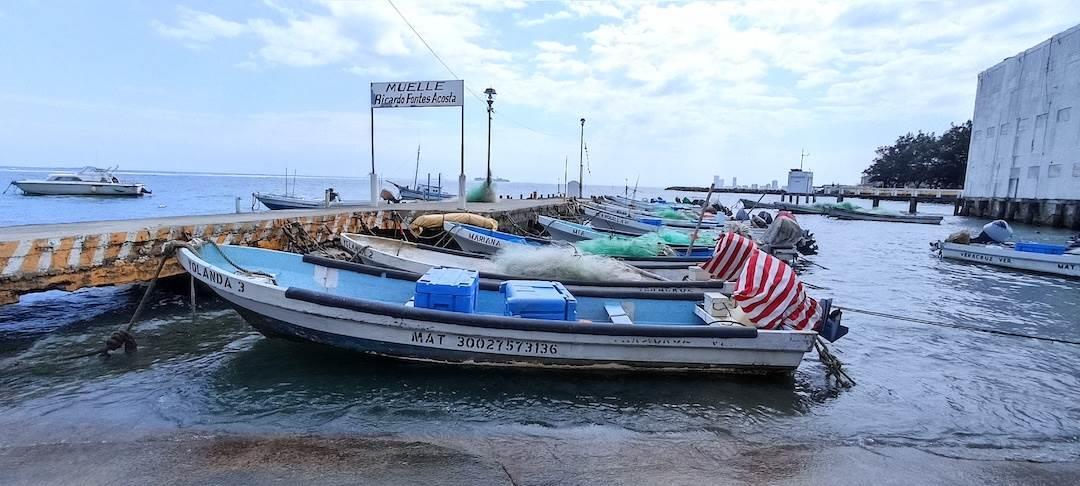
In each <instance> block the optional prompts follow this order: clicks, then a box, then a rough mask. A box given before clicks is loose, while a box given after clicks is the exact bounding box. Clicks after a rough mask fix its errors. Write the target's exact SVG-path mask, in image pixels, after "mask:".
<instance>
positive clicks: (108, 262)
mask: <svg viewBox="0 0 1080 486" xmlns="http://www.w3.org/2000/svg"><path fill="white" fill-rule="evenodd" d="M456 205H457V203H456V201H453V202H421V203H409V204H396V205H381V206H378V207H373V206H354V207H349V208H329V209H312V210H290V211H266V212H259V213H243V214H218V215H206V216H179V217H168V218H146V219H129V220H114V221H93V222H85V223H64V224H46V225H27V226H11V227H5V228H0V305H3V304H10V303H14V302H17V301H18V298H19V296H20V295H23V294H27V293H31V292H40V291H44V290H50V289H61V290H67V291H73V290H78V289H80V288H83V287H95V286H104V285H120V284H130V283H139V282H145V281H148V280H149V279H151V278H153V275H154V272H155V270H156V269H157V263H158V257H159V256H160V255H161V251H162V247H163V245H164V243H165V242H167V241H169V240H188V239H191V238H196V237H197V238H202V239H204V240H213V241H214V242H216V243H219V244H239V245H249V246H258V247H261V248H269V249H275V250H280V249H285V248H286V246H287V244H288V237H287V236H286V234H285V228H286V227H288V228H290V229H291V230H294V231H295V230H298V229H302V230H303V231H304V232H305V233H307V234H308V235H309V236H310V237H311V238H312V239H314V240H315V241H317V242H323V241H327V240H329V239H331V238H332V237H334V236H335V235H337V234H338V233H341V232H363V231H365V230H372V229H374V230H398V229H402V228H403V227H405V226H407V225H408V223H409V222H410V221H411V220H412V219H413V218H414V217H416V216H419V215H423V214H438V213H449V212H460V211H458V210H457V209H456ZM572 207H573V206H572V203H571V202H570V201H568V200H565V199H526V200H514V199H510V200H502V201H499V202H497V203H474V204H469V212H472V213H476V214H481V215H484V216H487V217H490V218H494V219H496V220H498V221H499V224H500V226H501V227H513V225H519V226H524V225H526V224H528V223H530V222H531V221H533V220H535V219H536V215H537V214H546V215H550V216H558V215H560V214H566V213H567V212H570V211H572ZM181 271H182V270H181V269H180V267H179V266H178V265H177V264H176V263H175V262H169V263H168V264H166V266H165V268H164V270H163V274H162V275H163V276H168V275H176V274H179V273H181Z"/></svg>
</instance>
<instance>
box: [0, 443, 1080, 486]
mask: <svg viewBox="0 0 1080 486" xmlns="http://www.w3.org/2000/svg"><path fill="white" fill-rule="evenodd" d="M519 439H520V438H519ZM587 442H588V443H585V444H582V443H574V441H571V442H567V441H565V440H554V441H553V440H552V439H550V438H526V439H521V440H514V439H509V438H507V439H483V438H472V439H462V438H456V439H449V440H443V439H440V440H434V441H430V440H403V439H398V438H383V437H325V436H234V435H185V434H176V435H168V436H161V437H154V438H146V439H140V440H131V441H118V442H113V441H102V442H86V443H52V444H36V445H23V446H10V447H4V448H0V484H5V485H24V484H27V485H29V484H34V485H36V484H82V485H97V484H102V485H104V484H181V485H187V484H192V485H194V484H199V485H203V484H266V483H277V484H299V483H306V484H387V485H391V484H392V485H411V484H416V485H442V484H469V485H547V484H552V485H553V484H560V485H563V484H604V485H608V484H611V485H615V484H634V485H663V486H674V485H683V484H686V485H702V484H792V485H801V484H839V485H846V484H850V485H864V484H875V485H888V484H896V485H910V484H922V485H929V484H943V485H944V484H949V485H963V484H971V485H980V486H983V485H988V484H1030V485H1057V484H1068V483H1070V482H1072V481H1074V480H1075V479H1076V478H1077V477H1080V463H1076V462H1068V463H1060V462H1058V463H1034V462H1022V461H987V460H966V459H954V458H948V457H943V456H940V455H935V454H929V453H926V452H922V451H920V450H917V449H913V448H902V447H880V448H864V447H828V448H823V449H806V448H803V447H798V448H796V447H758V448H745V447H734V446H732V445H730V444H727V445H724V444H720V443H718V444H717V445H716V447H713V446H711V445H709V444H703V445H702V446H701V447H696V448H695V451H696V452H694V453H693V454H686V453H685V450H684V449H681V448H680V450H681V451H682V452H680V454H681V457H672V456H671V454H667V453H665V451H664V449H663V448H662V447H660V448H656V449H650V447H649V444H647V443H639V444H627V443H625V442H620V441H614V442H613V443H612V444H611V446H610V447H607V448H605V447H604V444H603V443H594V442H593V441H587Z"/></svg>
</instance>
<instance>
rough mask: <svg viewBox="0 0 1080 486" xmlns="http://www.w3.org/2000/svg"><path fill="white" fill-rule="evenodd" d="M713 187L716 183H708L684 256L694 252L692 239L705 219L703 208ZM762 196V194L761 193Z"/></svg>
mask: <svg viewBox="0 0 1080 486" xmlns="http://www.w3.org/2000/svg"><path fill="white" fill-rule="evenodd" d="M713 189H716V183H713V184H709V192H708V193H706V194H705V204H704V205H703V206H701V215H699V216H698V219H697V224H695V225H694V232H693V233H690V244H689V245H686V254H685V256H690V255H691V254H693V252H694V241H695V240H697V234H698V230H700V229H701V222H702V221H703V220H704V219H705V208H707V207H709V200H710V199H712V193H713ZM762 196H764V194H762Z"/></svg>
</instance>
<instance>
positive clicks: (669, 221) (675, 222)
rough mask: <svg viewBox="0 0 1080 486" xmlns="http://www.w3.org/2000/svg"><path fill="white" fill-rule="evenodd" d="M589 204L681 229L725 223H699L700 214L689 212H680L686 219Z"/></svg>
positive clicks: (709, 226) (613, 206)
mask: <svg viewBox="0 0 1080 486" xmlns="http://www.w3.org/2000/svg"><path fill="white" fill-rule="evenodd" d="M589 206H593V207H595V208H597V209H600V210H602V211H607V212H609V213H612V214H618V215H620V216H625V217H627V218H630V219H634V220H636V221H641V222H645V221H652V222H655V223H659V224H660V225H663V226H667V227H670V228H681V229H687V228H689V229H693V228H705V229H712V228H716V227H717V226H719V225H721V224H723V223H720V222H717V221H716V220H715V219H712V218H709V219H702V220H701V222H700V224H699V223H698V216H696V215H691V214H690V213H687V212H682V213H680V215H685V218H686V219H677V218H667V217H663V216H657V215H656V214H654V213H655V212H654V211H642V210H637V209H630V208H622V207H619V206H616V205H612V204H603V203H600V204H590V205H589ZM699 214H700V213H699Z"/></svg>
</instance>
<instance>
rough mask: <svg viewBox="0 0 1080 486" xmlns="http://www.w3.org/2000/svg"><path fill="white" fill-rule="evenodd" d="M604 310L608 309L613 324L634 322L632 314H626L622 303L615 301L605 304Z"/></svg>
mask: <svg viewBox="0 0 1080 486" xmlns="http://www.w3.org/2000/svg"><path fill="white" fill-rule="evenodd" d="M604 310H605V311H607V315H608V318H609V319H611V323H612V324H633V323H634V321H632V320H630V316H628V315H626V309H623V306H622V305H619V304H616V303H614V302H610V303H606V304H604Z"/></svg>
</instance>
